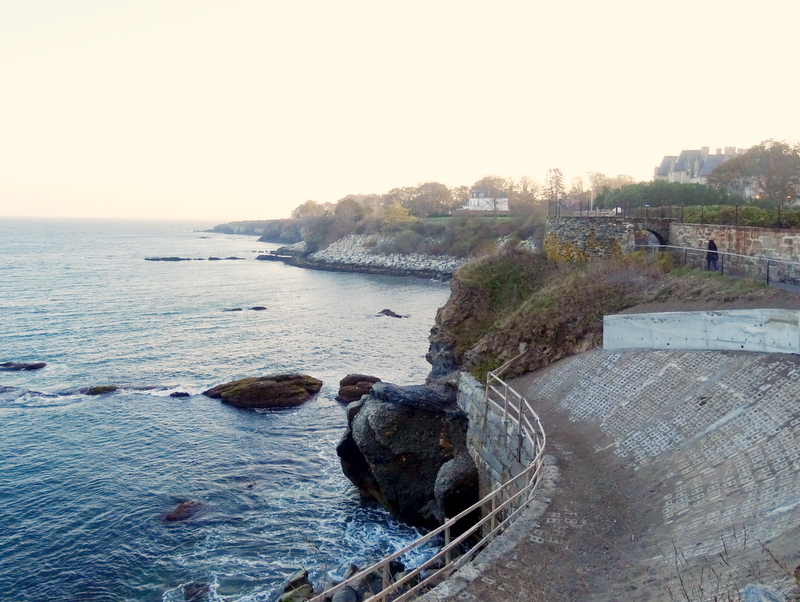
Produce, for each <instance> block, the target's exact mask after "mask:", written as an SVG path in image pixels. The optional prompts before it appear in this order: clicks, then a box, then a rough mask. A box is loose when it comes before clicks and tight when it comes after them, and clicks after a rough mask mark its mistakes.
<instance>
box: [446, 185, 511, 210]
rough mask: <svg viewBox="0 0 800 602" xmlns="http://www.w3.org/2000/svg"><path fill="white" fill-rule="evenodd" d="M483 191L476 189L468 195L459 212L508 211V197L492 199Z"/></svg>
mask: <svg viewBox="0 0 800 602" xmlns="http://www.w3.org/2000/svg"><path fill="white" fill-rule="evenodd" d="M490 194H491V193H489V192H488V191H487V190H485V189H481V188H476V189H474V190H471V191H470V193H469V201H467V204H466V205H464V206H463V207H459V208H458V210H459V211H508V197H502V198H501V197H492V196H489V195H490Z"/></svg>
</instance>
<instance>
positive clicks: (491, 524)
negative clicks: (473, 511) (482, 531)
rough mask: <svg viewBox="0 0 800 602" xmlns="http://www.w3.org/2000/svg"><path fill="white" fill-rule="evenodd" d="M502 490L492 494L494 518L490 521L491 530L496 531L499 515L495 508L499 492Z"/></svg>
mask: <svg viewBox="0 0 800 602" xmlns="http://www.w3.org/2000/svg"><path fill="white" fill-rule="evenodd" d="M499 491H500V490H497V491H495V492H494V495H492V518H491V520H490V521H489V531H494V528H495V527H496V526H497V515H496V514H495V510H496V509H497V493H498V492H499Z"/></svg>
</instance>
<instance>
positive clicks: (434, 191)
mask: <svg viewBox="0 0 800 602" xmlns="http://www.w3.org/2000/svg"><path fill="white" fill-rule="evenodd" d="M409 203H410V207H409V210H410V211H411V214H412V215H414V216H415V217H427V216H429V215H446V214H447V212H448V211H449V210H450V209H452V208H453V195H452V194H451V192H450V189H449V188H448V187H447V186H445V185H444V184H440V183H439V182H425V183H424V184H420V185H419V186H417V189H416V194H415V195H414V197H413V198H412V199H411V200H410V201H409Z"/></svg>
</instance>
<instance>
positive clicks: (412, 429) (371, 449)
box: [336, 382, 477, 528]
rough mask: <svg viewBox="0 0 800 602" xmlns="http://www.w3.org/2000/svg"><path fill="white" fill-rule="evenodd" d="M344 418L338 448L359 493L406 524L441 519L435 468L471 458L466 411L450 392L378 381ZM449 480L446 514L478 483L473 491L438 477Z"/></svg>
mask: <svg viewBox="0 0 800 602" xmlns="http://www.w3.org/2000/svg"><path fill="white" fill-rule="evenodd" d="M347 418H348V428H347V431H346V432H345V434H344V437H343V438H342V440H341V442H340V443H339V445H338V446H337V448H336V451H337V453H338V455H339V458H340V461H341V464H342V470H343V471H344V474H345V476H347V478H349V479H350V480H351V481H352V482H353V483H354V484H355V485H356V487H357V488H358V490H359V492H360V493H361V494H362V495H363V496H364V497H367V498H370V499H373V500H375V501H377V502H378V503H380V504H381V505H383V506H384V507H385V508H386V509H387V510H389V511H390V512H391V513H392V514H393V515H394V516H396V517H397V518H398V519H400V520H402V521H403V522H405V523H408V524H411V525H415V526H420V527H424V528H433V527H436V526H438V525H439V524H441V519H442V517H443V516H444V514H445V513H446V512H445V511H442V510H439V508H438V505H439V503H438V502H437V494H436V483H437V477H438V475H439V472H440V470H441V469H442V467H443V466H444V465H446V464H447V463H448V462H449V461H450V460H453V459H454V458H460V460H459V462H460V463H462V464H463V462H467V461H471V459H469V454H468V453H467V449H466V435H467V416H466V414H465V413H464V412H463V411H462V410H461V409H459V407H458V405H457V404H456V403H455V390H453V389H451V388H447V387H438V386H434V385H431V386H426V385H420V386H410V387H399V386H397V385H392V384H389V383H383V382H379V383H375V384H374V385H373V387H372V393H371V394H370V395H368V396H364V397H362V398H361V399H360V400H359V401H357V402H354V403H351V404H350V405H349V406H348V407H347ZM467 459H469V460H467ZM462 468H463V466H462ZM448 482H449V483H451V484H453V485H454V486H455V487H456V488H457V490H458V492H457V493H455V494H452V495H451V494H450V493H449V492H447V491H445V490H444V489H443V490H442V491H441V492H440V494H439V497H440V499H441V500H442V502H441V503H442V504H445V505H446V506H447V507H448V511H452V510H449V509H450V508H451V507H454V506H453V505H454V504H455V502H454V501H453V499H452V498H453V495H455V496H460V497H463V504H464V505H463V507H464V508H466V507H468V506H470V505H471V504H473V503H474V502H475V501H477V488H475V490H474V496H473V492H472V491H471V490H470V491H469V492H467V489H468V488H465V487H463V484H462V480H461V479H458V478H449V479H443V481H442V485H441V487H442V488H443V487H444V485H445V484H446V483H448ZM451 516H452V515H451Z"/></svg>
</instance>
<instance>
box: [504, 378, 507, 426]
mask: <svg viewBox="0 0 800 602" xmlns="http://www.w3.org/2000/svg"><path fill="white" fill-rule="evenodd" d="M507 415H508V385H506V386H505V387H503V426H505V424H506V416H507Z"/></svg>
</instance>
